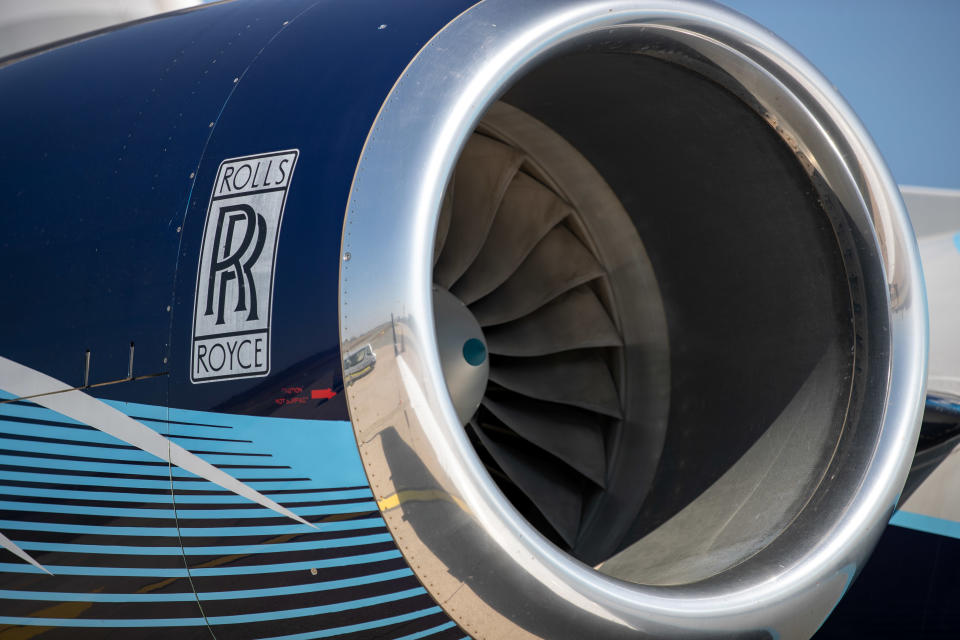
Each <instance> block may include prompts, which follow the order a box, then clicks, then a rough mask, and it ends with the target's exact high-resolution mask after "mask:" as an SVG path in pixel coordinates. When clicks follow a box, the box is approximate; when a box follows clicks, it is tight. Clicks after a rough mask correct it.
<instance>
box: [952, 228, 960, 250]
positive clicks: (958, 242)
mask: <svg viewBox="0 0 960 640" xmlns="http://www.w3.org/2000/svg"><path fill="white" fill-rule="evenodd" d="M953 246H954V247H956V248H957V252H960V233H957V234H954V236H953Z"/></svg>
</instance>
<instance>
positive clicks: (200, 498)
mask: <svg viewBox="0 0 960 640" xmlns="http://www.w3.org/2000/svg"><path fill="white" fill-rule="evenodd" d="M64 486H69V485H64ZM165 488H166V489H168V490H169V488H170V485H169V483H168V484H167V486H166V487H165ZM0 493H2V494H6V495H8V496H31V497H38V498H59V499H68V498H72V499H74V500H104V501H113V502H160V503H164V504H169V503H170V502H171V500H170V493H169V491H168V492H167V493H166V494H162V493H114V492H111V491H73V490H70V489H38V488H34V487H3V488H2V489H0ZM268 493H269V492H268ZM371 497H372V496H371V492H370V490H369V489H358V490H354V491H327V492H323V493H296V494H289V493H284V494H279V495H278V496H277V500H278V501H280V502H282V503H283V504H284V506H286V507H288V508H290V505H296V504H297V503H298V502H326V501H331V500H364V499H366V500H369V499H370V498H371ZM177 504H250V501H249V500H248V499H247V498H244V497H243V496H238V495H236V494H229V495H220V496H208V495H182V494H179V495H177Z"/></svg>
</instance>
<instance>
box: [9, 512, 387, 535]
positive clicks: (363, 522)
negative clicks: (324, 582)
mask: <svg viewBox="0 0 960 640" xmlns="http://www.w3.org/2000/svg"><path fill="white" fill-rule="evenodd" d="M313 524H314V525H315V526H316V527H317V529H318V530H319V531H351V530H354V529H380V528H383V527H384V526H385V525H384V523H383V520H382V519H381V518H380V517H379V516H374V517H372V518H360V519H358V520H343V521H339V522H314V523H313ZM8 529H12V530H20V531H23V530H26V531H55V532H58V533H78V534H93V535H104V536H107V535H109V536H149V537H176V535H177V529H175V528H173V527H113V526H106V525H105V526H99V525H86V524H70V523H63V524H60V523H55V522H54V523H50V522H22V521H20V520H0V531H6V530H8ZM304 532H305V529H304V528H303V525H302V524H280V525H273V526H263V527H180V535H181V536H183V537H185V538H190V537H197V538H199V537H216V538H224V537H227V536H280V535H289V534H302V533H304Z"/></svg>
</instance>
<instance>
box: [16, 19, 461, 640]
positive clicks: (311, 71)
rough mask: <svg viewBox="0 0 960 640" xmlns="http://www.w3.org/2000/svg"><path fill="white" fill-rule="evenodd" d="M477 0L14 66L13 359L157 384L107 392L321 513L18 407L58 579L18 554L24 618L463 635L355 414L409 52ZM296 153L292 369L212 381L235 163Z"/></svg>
mask: <svg viewBox="0 0 960 640" xmlns="http://www.w3.org/2000/svg"><path fill="white" fill-rule="evenodd" d="M469 4H471V2H469V1H467V2H448V1H443V2H441V1H430V2H422V1H417V2H412V1H404V2H368V1H363V2H326V1H325V2H317V1H315V0H283V1H276V2H253V1H251V2H240V1H238V2H229V3H222V4H217V5H211V6H207V7H204V8H201V9H199V10H193V11H186V12H182V13H178V14H170V15H167V16H161V17H159V18H156V19H151V20H147V21H143V22H140V23H134V24H131V25H128V26H125V27H122V28H119V29H116V30H112V31H109V32H106V33H102V34H99V35H95V36H93V37H89V38H86V39H80V40H78V41H76V42H72V43H68V44H65V45H62V46H58V47H55V48H52V49H50V50H48V51H45V52H41V53H38V54H35V55H32V56H29V57H26V58H24V59H21V60H12V61H8V62H7V64H5V65H4V66H2V67H0V95H2V96H3V99H2V100H0V122H3V127H2V129H0V149H2V153H0V193H2V194H3V201H2V204H0V210H2V216H3V221H4V232H3V235H2V237H0V265H2V267H0V278H2V282H3V289H4V291H5V299H6V302H5V304H4V307H3V309H4V313H3V314H2V319H0V354H2V355H3V356H4V357H6V358H9V359H10V360H13V361H15V362H18V363H20V364H22V365H26V366H28V367H30V368H32V369H35V370H37V371H40V372H43V373H45V374H47V375H49V376H52V377H54V378H56V379H57V380H60V381H63V382H65V383H67V384H68V385H73V386H78V387H79V386H83V385H85V384H89V385H96V384H99V383H105V382H115V381H119V380H125V379H127V378H128V377H129V376H130V374H131V373H132V375H133V377H134V378H138V379H136V380H132V381H124V382H115V383H114V384H108V385H104V386H97V387H91V388H89V389H87V393H89V394H91V395H94V396H95V397H97V398H100V399H103V400H106V401H109V402H110V403H111V405H112V406H115V407H117V408H120V409H121V410H122V411H124V412H125V413H128V414H130V415H132V416H134V417H135V418H137V419H138V420H141V421H142V422H143V423H144V424H147V425H149V426H151V427H152V428H154V429H156V430H157V431H159V432H161V433H163V434H165V435H167V436H168V437H170V438H171V440H173V441H175V442H177V443H179V444H180V445H182V446H183V447H185V448H186V449H188V450H190V451H193V452H194V453H197V455H200V456H202V457H204V458H205V459H207V460H209V461H210V462H212V463H213V464H215V465H216V466H218V467H220V468H221V469H223V470H225V471H227V472H228V473H231V474H232V475H234V476H235V477H237V478H239V479H241V480H243V481H245V482H248V483H249V484H250V485H251V486H254V487H255V488H259V490H261V491H263V492H264V493H266V494H268V495H270V496H271V497H272V498H273V499H275V500H277V501H278V502H281V503H283V504H284V505H288V506H290V507H291V509H293V510H294V511H297V512H298V513H299V512H302V513H303V514H304V517H306V518H307V519H308V520H310V521H311V522H313V523H315V524H317V526H318V530H316V531H314V530H310V529H308V528H306V527H304V526H303V525H297V524H295V523H293V521H291V520H288V519H284V518H282V517H278V516H277V515H276V514H274V513H271V512H269V511H267V510H264V509H262V508H260V507H258V506H257V505H255V504H252V503H249V502H248V501H245V500H243V499H241V498H239V497H237V496H233V495H231V494H230V492H228V491H223V490H221V489H220V488H219V487H217V486H216V485H212V484H210V483H207V482H206V481H203V480H200V479H198V478H196V477H194V476H191V474H188V473H185V472H182V471H180V470H179V469H177V468H176V467H171V466H170V465H169V464H168V463H166V462H163V461H159V460H157V459H156V458H153V457H151V456H149V455H147V454H143V453H142V452H139V451H137V450H136V449H135V448H134V447H131V446H127V445H125V444H123V443H122V442H120V441H118V440H116V439H111V438H110V437H109V436H104V435H103V434H100V433H99V432H97V431H96V430H94V429H91V428H90V427H87V426H84V425H79V424H76V423H75V422H73V421H71V420H69V419H65V418H63V417H62V416H58V415H57V414H55V413H53V412H51V411H48V410H45V409H42V408H40V407H36V406H34V405H32V403H30V402H29V401H18V402H6V403H4V404H0V449H3V451H2V452H0V485H3V486H2V487H0V491H4V492H6V494H7V496H6V499H5V502H4V503H3V506H2V507H0V533H5V534H6V536H7V537H8V538H10V539H11V540H13V541H14V542H15V543H17V544H18V545H19V546H20V547H22V548H23V549H25V550H26V551H27V552H28V553H30V554H31V555H32V556H33V557H34V558H35V559H36V560H37V561H38V562H39V563H40V564H42V565H44V566H45V567H48V568H50V569H51V570H52V571H53V573H54V574H55V576H53V577H49V576H45V575H42V574H40V572H39V571H36V570H34V569H33V568H32V567H30V566H29V565H27V564H25V563H22V562H21V561H20V560H18V559H17V558H15V557H14V556H13V555H11V554H8V553H7V552H6V551H0V554H3V557H2V561H3V562H2V563H0V564H2V566H0V590H4V591H3V593H2V595H0V629H3V628H14V627H16V626H17V625H20V626H23V627H24V628H23V632H24V633H27V634H28V636H30V637H32V635H30V634H33V633H34V632H36V633H40V632H41V631H43V633H44V635H43V637H61V636H63V637H66V636H69V637H78V636H84V635H86V636H88V637H98V638H100V637H108V636H110V637H130V636H131V635H132V634H136V636H137V637H147V636H157V637H170V636H171V635H174V634H177V635H181V636H182V637H185V638H186V637H191V638H192V637H209V636H210V630H209V629H208V626H209V628H212V629H213V632H214V633H215V635H216V637H218V638H232V637H237V638H252V637H285V638H286V637H289V638H307V637H309V638H314V637H332V636H336V637H346V638H354V637H357V638H359V637H401V636H403V637H410V638H413V637H431V638H434V637H435V638H448V637H449V638H459V637H462V636H463V633H462V632H460V631H459V630H458V629H456V627H454V626H453V624H452V623H451V622H449V619H448V618H447V617H446V616H445V615H444V614H443V613H442V612H441V611H440V609H439V608H438V607H436V605H435V603H433V601H432V600H431V599H430V597H429V596H428V595H427V594H426V592H425V591H424V590H423V589H422V588H421V587H420V585H419V583H418V582H417V580H416V578H415V577H414V576H413V575H412V573H411V572H410V571H409V569H408V568H407V566H406V564H405V563H404V561H403V559H402V558H401V557H400V555H399V553H398V552H397V550H396V547H395V545H394V543H393V541H392V539H391V538H390V536H389V534H388V533H387V531H386V528H385V527H384V526H383V522H382V520H381V519H380V517H379V513H378V511H377V508H376V505H375V504H374V503H373V502H372V500H371V498H370V492H369V488H368V487H367V484H366V479H365V477H364V475H363V470H362V467H361V466H360V462H359V458H358V456H357V454H356V449H355V445H353V442H352V430H351V429H350V426H349V422H348V416H347V411H346V405H345V403H344V401H343V394H342V390H343V382H342V373H341V365H340V352H339V334H338V311H337V282H338V274H339V264H340V256H339V247H340V240H341V230H342V221H343V215H344V210H345V207H346V204H347V202H346V199H347V193H348V191H349V188H350V184H351V181H352V179H353V173H354V168H355V166H356V162H357V159H358V157H359V155H360V151H361V148H362V146H363V144H364V141H365V139H366V137H367V134H368V131H369V129H370V125H371V122H372V121H373V119H374V116H375V115H376V113H377V111H378V109H379V108H380V105H381V103H382V102H383V100H384V98H385V97H386V95H387V93H388V91H389V90H390V88H391V87H392V86H393V83H394V82H395V81H396V79H397V77H398V76H399V74H400V73H401V72H402V70H403V69H404V67H405V66H406V65H407V63H408V62H409V60H410V59H411V58H412V57H413V56H414V55H415V54H416V53H417V51H418V50H419V49H420V47H421V46H423V44H424V43H425V42H426V41H427V40H428V39H429V38H430V37H432V36H433V34H434V33H436V32H437V31H438V30H439V29H440V28H441V27H442V26H443V25H444V24H446V23H447V22H448V21H450V20H451V19H452V18H453V17H455V16H456V14H457V13H458V12H459V11H461V10H463V9H464V8H465V7H466V6H468V5H469ZM284 149H298V150H299V158H298V160H297V165H296V172H295V174H294V175H293V177H292V179H291V182H290V185H289V189H288V194H287V200H286V204H285V210H284V213H283V220H282V225H281V227H280V231H279V236H278V239H277V254H276V263H275V268H274V276H275V277H274V281H273V300H272V305H273V309H272V312H273V313H272V321H271V324H272V327H271V332H272V345H271V361H272V363H271V370H270V374H269V375H268V376H265V377H252V378H244V379H239V380H226V381H218V382H212V383H206V384H193V383H192V382H191V380H190V376H189V368H190V345H191V338H192V336H191V331H192V324H193V323H192V320H193V312H194V303H195V296H196V285H197V270H198V260H199V255H200V245H201V241H202V237H203V230H204V222H205V219H206V214H207V208H208V204H209V203H210V196H211V190H212V189H213V186H214V181H215V176H216V172H217V169H218V167H219V165H220V163H221V162H222V161H223V160H225V159H228V158H236V157H240V156H247V155H251V154H260V153H269V152H274V151H278V150H284ZM131 345H133V349H132V352H133V356H132V357H133V366H132V372H131V370H130V358H131ZM88 352H89V360H88V356H87V354H88ZM88 362H89V364H88ZM5 398H6V399H7V400H12V399H13V396H11V395H10V394H7V395H6V396H5ZM267 545H273V546H270V547H269V548H268V547H267ZM195 592H196V593H199V596H197V595H195ZM25 618H29V619H25ZM33 619H36V622H35V623H34V622H33ZM4 624H7V625H13V627H3V626H2V625H4ZM24 637H27V636H24Z"/></svg>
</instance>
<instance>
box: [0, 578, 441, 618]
mask: <svg viewBox="0 0 960 640" xmlns="http://www.w3.org/2000/svg"><path fill="white" fill-rule="evenodd" d="M424 593H426V592H425V591H424V590H423V588H422V587H417V588H415V589H407V590H405V591H398V592H397V593H390V594H385V595H382V596H375V597H371V598H361V599H360V600H351V601H349V602H337V603H334V604H325V605H319V606H315V607H303V608H301V609H287V610H284V611H266V612H263V613H241V614H236V615H231V616H208V617H207V620H208V621H209V622H210V624H245V623H251V622H268V621H271V620H288V619H290V618H302V617H303V616H315V615H322V614H325V613H336V612H338V611H349V610H351V609H361V608H363V607H370V606H374V605H377V604H382V603H384V602H396V601H397V600H403V599H405V598H412V597H414V596H419V595H422V594H424ZM197 620H201V621H202V618H170V619H152V620H136V619H132V620H131V619H125V620H110V619H84V618H34V617H14V616H0V624H15V625H30V626H46V627H110V628H116V627H188V626H191V627H192V626H195V625H196V624H197Z"/></svg>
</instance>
